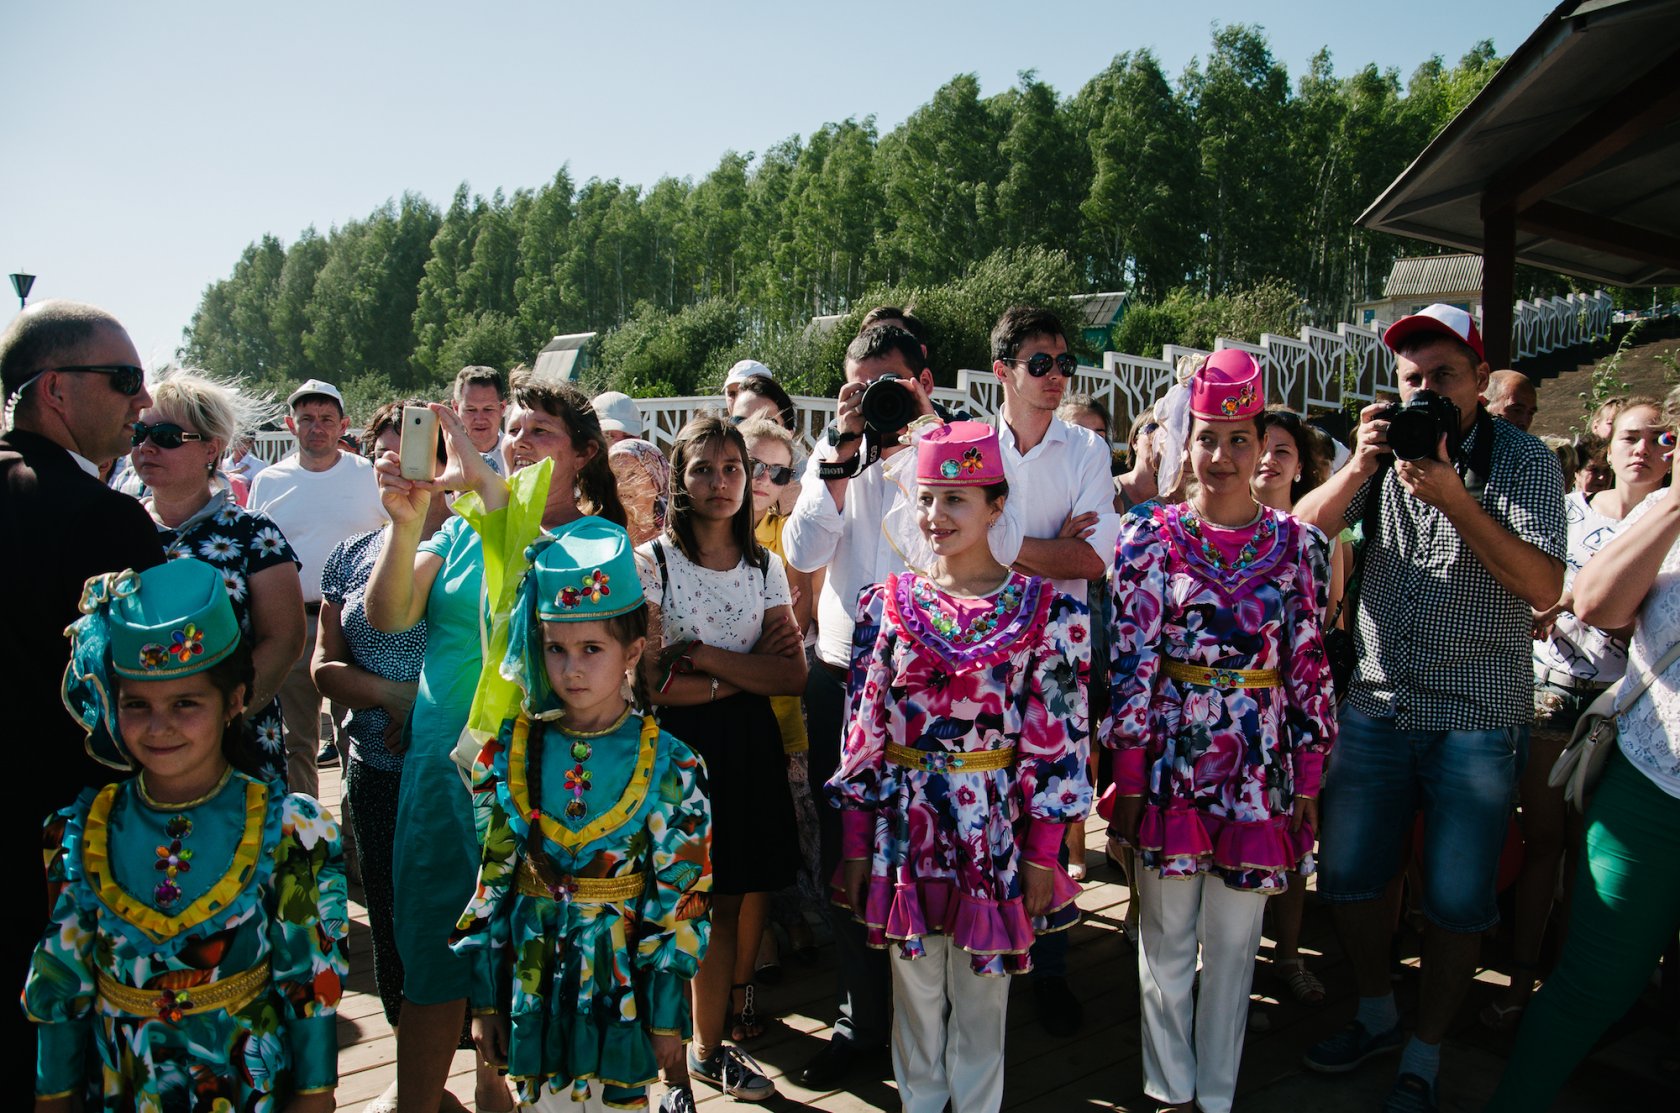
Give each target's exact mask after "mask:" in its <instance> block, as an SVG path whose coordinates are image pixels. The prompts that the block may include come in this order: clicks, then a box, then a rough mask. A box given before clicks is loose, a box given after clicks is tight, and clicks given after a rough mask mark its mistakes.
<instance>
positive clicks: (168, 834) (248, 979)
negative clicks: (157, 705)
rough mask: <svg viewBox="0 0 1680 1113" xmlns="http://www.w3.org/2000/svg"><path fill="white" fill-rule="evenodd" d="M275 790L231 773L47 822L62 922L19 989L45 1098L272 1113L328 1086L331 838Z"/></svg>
mask: <svg viewBox="0 0 1680 1113" xmlns="http://www.w3.org/2000/svg"><path fill="white" fill-rule="evenodd" d="M275 787H276V786H274V785H273V784H272V783H271V782H270V783H265V782H263V781H259V780H256V779H254V778H252V777H248V776H246V775H244V774H243V773H239V772H234V771H231V770H230V771H229V772H228V774H227V775H226V776H225V777H224V778H223V780H222V782H221V784H219V785H218V786H217V787H216V789H214V790H213V791H212V792H211V793H209V794H208V795H206V796H205V797H203V798H202V799H200V800H197V801H193V802H192V803H190V804H184V805H163V804H158V803H155V802H153V801H151V800H150V799H148V797H147V796H146V794H145V791H144V788H143V787H142V785H141V782H140V780H139V779H138V778H133V779H130V780H126V781H121V782H118V783H117V784H113V785H108V786H106V787H105V788H103V789H97V790H96V789H88V790H87V791H86V792H85V793H83V795H82V797H81V799H80V800H79V801H77V803H76V804H75V805H73V806H72V807H70V808H66V809H65V810H63V811H61V812H59V813H58V814H57V815H55V816H54V817H52V818H51V819H49V820H48V821H47V827H46V850H47V854H48V866H47V876H48V883H49V893H50V896H51V899H52V901H53V912H52V921H51V923H50V924H49V925H48V928H47V931H46V934H45V936H44V937H43V938H42V940H41V942H40V944H39V945H38V946H37V947H36V949H35V954H34V957H33V959H32V960H31V963H30V969H29V976H28V980H27V982H26V983H25V985H24V991H23V1006H24V1010H25V1012H27V1013H28V1015H29V1018H30V1019H31V1020H33V1021H35V1022H36V1023H37V1024H39V1025H40V1028H39V1033H40V1046H39V1061H38V1064H37V1067H36V1091H37V1093H39V1094H41V1095H43V1096H49V1095H61V1094H72V1093H84V1092H85V1093H86V1095H87V1096H86V1098H85V1099H84V1108H88V1109H105V1110H110V1111H112V1113H117V1111H119V1110H120V1111H123V1113H127V1111H130V1110H164V1109H181V1110H186V1109H192V1110H201V1109H202V1110H217V1111H221V1110H227V1111H230V1113H233V1111H237V1113H277V1111H279V1110H281V1109H283V1108H284V1106H285V1103H286V1102H287V1101H288V1100H289V1098H290V1095H291V1094H293V1093H297V1092H299V1091H306V1090H323V1089H326V1090H330V1089H332V1088H333V1087H334V1085H335V1084H336V1083H337V1080H338V1036H337V1032H336V1030H335V1029H336V1024H337V1018H336V1015H335V1014H336V1013H337V1009H338V1001H339V996H340V994H341V992H342V987H343V982H344V976H345V972H346V960H345V946H344V940H345V934H346V929H347V928H348V924H349V921H348V919H347V917H346V914H345V903H344V900H345V893H344V861H343V856H342V853H341V851H340V847H339V832H338V826H337V824H335V823H334V822H333V819H332V816H330V815H328V814H327V812H326V811H325V810H324V809H322V808H321V806H320V805H319V804H317V803H316V802H315V801H314V800H313V799H311V798H310V797H308V796H288V795H286V794H284V793H281V792H276V791H274V788H275Z"/></svg>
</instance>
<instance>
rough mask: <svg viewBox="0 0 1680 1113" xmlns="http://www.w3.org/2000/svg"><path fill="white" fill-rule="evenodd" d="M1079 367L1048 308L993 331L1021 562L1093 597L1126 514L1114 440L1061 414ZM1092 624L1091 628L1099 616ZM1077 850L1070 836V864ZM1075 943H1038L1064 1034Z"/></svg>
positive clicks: (1057, 1029)
mask: <svg viewBox="0 0 1680 1113" xmlns="http://www.w3.org/2000/svg"><path fill="white" fill-rule="evenodd" d="M1078 367H1079V361H1078V360H1077V359H1075V358H1074V356H1073V354H1072V353H1071V352H1069V351H1068V341H1067V332H1066V331H1065V330H1064V329H1063V328H1062V322H1061V320H1060V319H1059V318H1057V316H1056V315H1055V314H1054V313H1052V312H1050V311H1049V310H1048V309H1038V308H1033V307H1030V306H1023V305H1017V306H1012V307H1011V308H1009V309H1007V310H1005V311H1004V313H1003V315H1002V316H1001V317H999V318H998V322H997V324H996V325H995V326H994V327H993V329H992V373H993V374H994V375H996V376H997V378H998V382H999V383H1001V384H1002V386H1003V405H1002V406H1001V407H1000V408H999V411H998V416H997V429H998V444H999V446H1000V447H1001V448H1002V450H1003V466H1004V470H1005V472H1006V473H1007V474H1008V476H1009V495H1010V499H1009V501H1010V502H1012V503H1015V504H1016V505H1017V506H1018V507H1019V509H1020V513H1021V519H1022V521H1021V526H1022V530H1023V533H1024V534H1025V538H1024V540H1022V542H1021V554H1020V556H1018V557H1016V559H1015V567H1016V568H1018V569H1019V570H1021V571H1022V572H1025V573H1027V574H1029V575H1033V576H1044V577H1047V578H1049V579H1051V580H1053V581H1055V584H1056V590H1058V591H1060V592H1063V593H1065V594H1067V595H1071V596H1072V597H1073V598H1074V599H1076V600H1078V601H1079V602H1080V603H1084V602H1085V600H1086V599H1087V598H1088V596H1089V592H1090V582H1091V581H1093V580H1101V579H1102V578H1103V576H1104V574H1105V573H1106V571H1107V569H1108V565H1109V562H1110V561H1111V560H1113V559H1114V543H1115V539H1116V538H1117V537H1118V535H1119V532H1120V515H1118V514H1116V513H1115V512H1114V486H1113V483H1112V481H1111V480H1110V479H1109V451H1108V444H1107V443H1106V442H1105V441H1103V440H1102V439H1101V438H1099V437H1098V436H1097V435H1096V434H1095V433H1093V432H1091V430H1089V429H1086V428H1084V427H1082V426H1078V425H1069V424H1068V423H1067V422H1065V421H1062V420H1061V419H1060V418H1058V417H1057V416H1056V408H1057V407H1058V406H1060V405H1061V404H1062V397H1063V395H1064V394H1066V393H1067V391H1068V388H1069V387H1070V386H1071V384H1072V383H1073V376H1074V372H1075V371H1076V370H1077V369H1078ZM1084 621H1085V623H1086V627H1085V629H1086V632H1087V634H1089V631H1090V626H1089V617H1088V616H1087V617H1086V618H1085V619H1084ZM1080 680H1081V687H1085V686H1086V684H1085V678H1084V677H1081V678H1080ZM1067 853H1068V852H1067V847H1066V842H1065V840H1064V844H1063V848H1062V864H1063V865H1064V866H1065V865H1066V864H1067ZM1067 950H1068V941H1067V934H1066V933H1065V932H1057V933H1054V934H1051V935H1045V936H1041V937H1040V938H1039V940H1038V941H1037V942H1036V943H1035V944H1034V945H1033V948H1032V959H1033V973H1032V979H1033V1001H1034V1004H1035V1005H1036V1006H1037V1012H1038V1019H1039V1023H1040V1024H1041V1025H1043V1027H1044V1029H1045V1030H1046V1031H1048V1032H1049V1033H1050V1034H1051V1035H1055V1036H1068V1035H1072V1034H1073V1033H1074V1032H1075V1031H1077V1030H1078V1029H1079V1026H1080V1024H1081V1023H1082V1022H1083V1020H1084V1007H1083V1006H1082V1005H1081V1004H1080V1002H1079V998H1077V997H1076V996H1074V994H1073V991H1072V990H1071V989H1070V988H1069V987H1068V980H1067Z"/></svg>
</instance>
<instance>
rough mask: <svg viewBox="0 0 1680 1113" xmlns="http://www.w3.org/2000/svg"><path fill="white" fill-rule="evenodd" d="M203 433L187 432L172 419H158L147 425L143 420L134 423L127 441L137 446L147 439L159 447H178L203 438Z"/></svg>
mask: <svg viewBox="0 0 1680 1113" xmlns="http://www.w3.org/2000/svg"><path fill="white" fill-rule="evenodd" d="M204 439H205V437H204V434H203V433H189V432H187V431H186V430H185V429H183V428H181V427H180V426H179V425H177V424H175V423H174V422H173V421H159V422H157V423H156V424H154V425H147V424H146V423H145V422H144V421H136V422H135V423H134V436H133V437H131V438H130V439H129V443H130V444H132V445H133V446H134V447H135V448H139V447H140V446H141V445H143V444H145V443H146V442H147V441H151V442H152V443H153V444H155V445H157V446H158V447H159V448H180V447H181V446H182V445H183V444H185V443H186V442H187V441H201V440H204Z"/></svg>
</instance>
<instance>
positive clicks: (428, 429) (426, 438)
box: [398, 406, 438, 482]
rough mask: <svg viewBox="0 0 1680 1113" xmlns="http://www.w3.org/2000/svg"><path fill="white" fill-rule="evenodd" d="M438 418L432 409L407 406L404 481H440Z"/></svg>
mask: <svg viewBox="0 0 1680 1113" xmlns="http://www.w3.org/2000/svg"><path fill="white" fill-rule="evenodd" d="M437 444H438V417H437V414H435V413H433V412H432V411H431V408H430V407H429V406H404V407H403V415H402V449H401V450H400V452H399V453H398V455H399V456H401V457H402V460H401V473H402V477H403V478H404V479H414V480H420V481H423V482H429V481H430V480H432V479H435V478H437Z"/></svg>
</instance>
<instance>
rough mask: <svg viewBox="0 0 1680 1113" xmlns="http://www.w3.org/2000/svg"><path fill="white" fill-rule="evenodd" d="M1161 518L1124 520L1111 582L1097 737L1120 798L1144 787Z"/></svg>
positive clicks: (1162, 583)
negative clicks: (1105, 686) (1105, 680)
mask: <svg viewBox="0 0 1680 1113" xmlns="http://www.w3.org/2000/svg"><path fill="white" fill-rule="evenodd" d="M1160 513H1161V511H1160V510H1159V509H1156V510H1155V511H1154V512H1152V513H1150V514H1147V515H1140V514H1129V515H1127V516H1126V521H1125V523H1124V524H1123V525H1122V526H1121V529H1120V540H1119V542H1118V543H1117V544H1116V545H1115V549H1114V575H1113V576H1112V577H1110V579H1111V581H1112V583H1113V587H1112V589H1111V591H1112V596H1113V600H1114V624H1113V626H1112V627H1111V629H1110V634H1111V635H1112V640H1111V641H1110V643H1109V670H1110V671H1109V712H1108V718H1107V719H1106V720H1104V722H1103V724H1102V727H1101V728H1100V738H1101V740H1102V742H1103V744H1104V745H1105V746H1107V747H1109V748H1110V749H1111V750H1113V751H1115V754H1114V783H1115V788H1116V791H1117V792H1119V793H1120V795H1122V796H1142V795H1143V794H1144V791H1145V789H1146V788H1147V784H1146V780H1147V774H1146V770H1147V769H1148V749H1149V729H1150V727H1149V707H1150V704H1151V703H1152V702H1153V700H1154V697H1155V688H1156V685H1157V682H1158V680H1159V676H1160V669H1161V654H1160V641H1161V630H1162V626H1163V623H1164V619H1165V614H1166V598H1167V539H1166V537H1165V536H1164V535H1163V533H1162V528H1163V527H1162V525H1161V523H1160V520H1159V517H1158V515H1159V514H1160Z"/></svg>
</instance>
